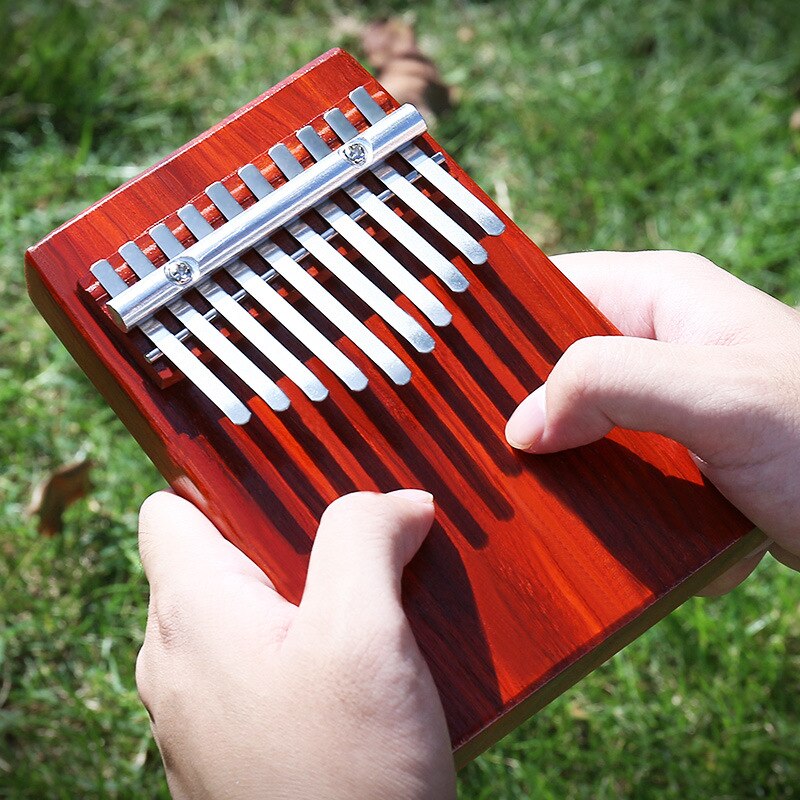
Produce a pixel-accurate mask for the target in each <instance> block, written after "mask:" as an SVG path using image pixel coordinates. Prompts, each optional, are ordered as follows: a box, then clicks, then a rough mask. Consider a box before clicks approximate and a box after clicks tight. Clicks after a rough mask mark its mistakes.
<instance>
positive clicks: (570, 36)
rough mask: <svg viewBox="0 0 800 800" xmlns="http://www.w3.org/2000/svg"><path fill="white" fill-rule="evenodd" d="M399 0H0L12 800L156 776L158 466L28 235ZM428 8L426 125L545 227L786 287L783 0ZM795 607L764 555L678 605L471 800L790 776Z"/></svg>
mask: <svg viewBox="0 0 800 800" xmlns="http://www.w3.org/2000/svg"><path fill="white" fill-rule="evenodd" d="M134 7H135V11H134V10H133V9H134ZM756 7H757V8H756ZM388 8H393V9H395V10H398V11H402V10H404V7H403V6H402V5H401V4H400V3H394V2H389V3H384V4H379V3H376V2H373V3H366V4H356V3H349V2H343V1H342V0H340V2H337V3H335V4H334V3H333V2H324V1H323V0H315V1H312V0H309V2H300V3H297V4H293V3H289V2H279V3H278V2H276V3H268V2H266V1H265V2H262V3H260V4H257V3H240V4H236V3H234V2H222V3H208V4H189V3H182V4H178V3H171V2H169V0H147V2H142V3H139V4H123V3H121V2H115V0H105V1H104V2H94V1H93V0H83V2H79V3H78V2H57V0H52V2H49V3H45V2H24V3H23V2H17V3H13V2H11V1H10V0H0V22H2V28H0V30H2V31H3V34H2V35H3V41H4V44H3V46H2V48H0V53H2V64H3V65H2V67H0V337H2V338H1V339H0V409H2V416H0V463H1V464H2V468H1V469H0V531H1V532H0V797H1V798H12V797H13V798H22V797H30V798H62V797H63V798H83V797H148V798H149V797H166V796H167V793H166V788H165V784H164V781H163V774H162V770H161V765H160V762H159V760H158V756H157V752H156V749H155V747H154V745H153V743H152V741H151V739H150V735H149V729H148V721H147V716H146V714H145V712H144V711H143V709H142V708H141V707H140V705H139V703H138V700H137V697H136V692H135V688H134V681H133V662H134V655H135V652H136V650H137V648H138V646H139V643H140V642H141V638H142V633H143V629H144V622H145V608H146V598H147V589H146V585H145V582H144V579H143V576H142V573H141V569H140V567H139V565H138V559H137V554H136V545H135V535H134V530H135V522H136V511H137V508H138V504H139V502H140V501H141V499H142V498H143V497H144V496H145V495H146V494H147V493H148V492H150V491H151V490H153V489H155V488H156V487H158V486H159V485H160V479H159V477H158V475H157V474H156V473H155V471H154V469H153V468H152V466H151V465H150V464H149V463H148V461H147V460H146V459H145V457H144V456H143V455H142V453H141V452H140V451H139V449H138V447H137V446H136V445H135V443H134V442H133V441H132V440H131V438H130V437H129V436H128V435H127V433H126V431H125V430H124V428H123V427H122V425H121V424H120V423H119V422H117V421H116V419H115V417H114V415H113V414H112V413H111V412H110V411H109V410H108V409H107V408H106V407H105V405H104V404H103V402H102V401H101V400H100V398H99V397H98V396H97V395H96V393H95V392H94V390H93V389H92V388H91V386H90V384H89V382H88V381H87V380H86V379H85V378H84V377H83V375H82V374H81V372H80V371H79V370H78V369H77V368H76V367H75V365H74V364H73V363H72V361H71V359H70V357H69V356H68V355H67V354H66V351H65V350H64V348H63V347H62V346H61V345H60V344H59V343H58V341H57V340H56V339H55V337H54V336H53V335H52V334H51V333H50V331H49V330H48V328H47V327H46V325H45V324H44V322H43V321H42V320H40V319H39V318H38V317H37V315H36V313H35V312H34V311H33V309H32V307H31V306H30V304H29V302H28V301H27V299H26V296H25V287H24V281H23V276H22V253H23V251H24V249H25V247H26V246H28V245H29V244H31V243H33V242H35V241H37V240H38V239H39V238H40V237H41V236H43V235H44V234H46V233H47V232H49V231H50V230H51V229H52V228H53V227H55V226H56V225H58V224H59V223H60V222H62V221H63V220H65V219H67V218H69V217H70V216H72V215H73V214H75V213H77V212H79V211H80V210H82V209H83V208H84V207H85V206H86V205H88V204H89V203H90V202H92V201H93V200H95V199H97V198H99V197H101V196H102V195H103V194H104V193H106V192H107V191H109V190H111V189H113V188H114V187H116V186H117V185H118V184H119V183H120V182H122V181H123V180H124V179H126V178H128V177H130V176H131V175H133V174H135V173H136V172H137V171H138V170H140V169H142V168H144V167H146V166H148V165H149V164H151V163H152V162H153V161H155V160H156V159H157V158H159V157H161V156H163V155H165V154H166V153H168V152H170V151H171V150H173V149H174V148H175V147H177V146H178V145H180V144H182V143H183V142H184V141H186V140H187V139H188V138H190V137H191V136H193V135H194V134H196V133H198V132H200V131H202V130H203V129H205V128H206V127H207V126H209V125H210V124H212V123H214V122H216V121H217V120H218V119H219V118H221V117H222V116H223V115H225V114H227V113H229V112H230V111H232V110H234V109H236V108H238V107H239V106H240V105H241V104H242V103H244V102H246V101H247V100H250V99H251V98H252V97H254V96H255V95H256V94H258V93H260V92H261V91H263V90H264V89H265V88H267V87H269V86H271V85H272V84H273V83H274V82H275V81H277V80H278V79H280V78H282V77H283V76H284V75H285V74H286V73H288V72H290V71H292V70H293V69H295V68H296V67H298V66H300V65H302V64H303V63H305V62H306V61H308V60H309V59H311V58H312V57H314V56H315V55H317V54H318V53H320V52H322V51H323V50H325V49H327V48H328V47H330V46H332V45H336V44H343V45H345V46H353V45H355V43H356V41H355V38H354V34H353V33H352V30H353V22H354V21H357V20H359V19H366V18H368V17H370V16H372V15H375V14H378V13H380V12H381V11H385V10H387V9H388ZM414 8H415V11H414V16H415V18H416V21H417V24H418V29H419V30H420V31H421V33H422V43H423V46H424V47H425V49H426V51H427V52H428V53H429V54H430V55H431V56H432V57H434V58H435V59H436V60H437V62H438V63H439V65H440V67H441V69H442V72H443V75H444V77H445V79H446V80H447V81H448V82H449V83H451V84H452V85H453V86H455V87H457V88H458V90H459V93H460V103H459V106H458V107H457V109H456V110H455V111H454V112H453V113H452V114H451V115H450V116H449V117H447V118H445V119H442V120H440V123H439V126H438V128H437V130H436V134H437V135H438V136H439V138H440V139H441V140H442V141H443V142H444V144H445V145H446V146H447V147H448V149H450V150H451V152H453V153H454V154H455V155H456V157H457V158H458V159H459V160H460V161H461V162H462V163H463V164H464V165H465V166H466V167H467V169H468V170H469V171H470V172H471V173H472V174H473V175H474V176H475V177H476V178H477V179H478V181H479V182H480V183H481V184H482V185H483V186H484V187H486V188H487V190H488V191H489V192H490V193H492V194H494V195H496V196H499V197H504V196H507V197H508V199H509V203H510V211H511V212H512V213H513V215H514V217H515V219H516V220H517V221H518V222H519V223H520V224H521V225H522V227H523V228H525V229H527V230H528V231H529V232H530V233H531V235H532V236H533V237H534V238H535V239H536V240H537V241H539V242H540V243H541V244H542V245H543V246H544V247H545V248H546V249H548V250H550V251H551V252H557V251H564V250H570V249H591V248H629V249H630V248H642V247H672V248H680V249H688V250H697V251H700V252H703V253H704V254H705V255H707V256H709V257H710V258H712V259H714V260H716V261H717V262H718V263H720V264H722V265H724V266H726V267H728V268H730V269H731V270H733V271H734V272H736V273H737V274H739V275H741V276H742V277H744V278H746V279H747V280H750V281H752V282H754V283H756V284H757V285H759V286H761V287H762V288H764V289H766V290H768V291H770V292H772V293H774V294H776V295H777V296H778V297H780V298H782V299H784V300H787V301H789V302H792V303H797V302H798V301H800V256H798V253H800V224H798V222H800V132H798V131H792V130H791V129H790V126H789V118H790V115H791V113H792V111H793V110H794V108H795V107H796V106H798V105H800V6H798V4H797V2H796V0H774V2H771V3H746V2H734V1H733V0H695V2H694V3H688V2H680V0H651V2H648V3H641V2H635V1H634V0H609V1H608V2H590V1H589V0H585V1H583V2H582V1H581V0H564V1H563V2H556V0H540V2H535V3H534V2H530V3H524V4H522V3H521V4H519V6H518V7H517V8H512V6H511V4H509V3H506V2H499V0H498V2H489V1H488V0H484V1H483V2H479V1H478V0H475V1H474V2H462V3H444V2H443V1H438V0H423V2H419V3H417V4H416V5H415V7H414ZM79 452H85V453H88V454H89V455H90V456H91V458H92V459H93V460H94V462H95V464H96V467H95V470H94V482H95V488H94V491H93V493H92V495H91V497H90V498H89V499H88V500H85V501H82V502H80V503H78V504H77V505H76V506H74V507H73V508H72V509H71V510H70V512H69V514H68V520H67V522H68V524H67V526H66V530H65V531H64V533H63V535H61V536H60V537H58V538H55V539H43V538H41V537H39V536H38V535H37V533H36V532H35V529H34V526H33V524H32V523H31V522H30V521H29V520H27V519H26V518H25V516H24V510H25V507H26V504H27V502H28V498H29V496H30V492H31V488H32V485H33V484H35V483H36V481H37V480H38V479H39V478H40V477H41V476H42V475H43V474H45V473H46V472H47V471H48V470H49V469H51V468H52V467H54V466H56V465H58V464H60V463H63V462H64V461H67V460H69V459H71V458H72V457H74V456H75V455H76V454H77V453H79ZM798 605H800V577H799V576H796V575H792V574H790V573H789V572H788V570H786V569H783V568H781V567H779V566H778V565H777V564H776V563H775V562H769V563H765V564H764V565H763V566H762V567H761V568H760V569H759V571H758V572H757V574H756V575H755V576H754V578H753V579H751V580H750V581H748V582H747V584H746V585H745V586H743V587H742V588H740V589H739V590H737V591H736V592H734V593H733V594H732V595H731V596H730V597H727V598H724V599H721V600H713V601H706V600H699V599H698V600H692V601H690V602H689V603H687V604H686V605H685V606H684V607H683V608H681V609H680V610H679V611H677V612H676V613H674V614H673V615H672V616H671V617H670V618H669V619H667V620H666V621H664V622H663V623H661V624H660V625H658V626H657V627H656V628H655V629H654V630H652V631H650V632H649V633H648V634H647V635H645V636H644V637H642V638H641V639H640V640H639V641H637V642H636V643H634V644H633V645H631V646H630V647H629V648H627V649H626V650H625V652H624V653H622V654H621V655H619V656H617V657H616V658H614V659H613V660H612V661H611V662H610V663H608V664H606V665H605V666H604V667H603V668H601V669H599V670H598V671H597V672H595V673H594V674H593V675H591V676H590V677H589V678H587V679H586V680H584V681H583V682H582V683H581V684H580V685H579V686H578V687H576V688H574V689H572V690H571V691H569V692H568V693H567V694H566V695H564V696H563V697H561V698H560V699H559V700H558V701H556V702H555V703H553V704H552V705H551V706H550V707H549V708H547V709H546V710H544V711H543V712H541V713H540V714H539V715H538V716H537V717H536V718H535V719H533V720H531V721H530V722H529V723H527V724H526V725H524V726H522V727H521V728H520V729H519V730H518V731H517V732H516V733H514V734H513V735H512V736H509V737H508V738H507V739H506V740H504V741H503V742H502V743H501V744H499V745H498V746H496V747H494V748H493V749H492V750H490V751H489V752H488V753H487V754H485V755H484V756H482V757H481V758H479V759H478V760H477V761H476V762H475V763H473V764H472V765H470V766H469V767H467V768H466V769H465V770H464V772H463V773H462V776H461V786H462V791H463V795H464V797H465V798H501V799H502V798H526V797H536V798H554V800H555V799H558V800H562V798H592V800H601V799H602V798H637V799H639V798H640V799H644V798H648V799H649V798H658V799H659V800H669V799H671V798H680V799H681V800H693V799H694V798H703V799H704V800H705V799H707V798H716V799H717V800H722V798H759V797H765V798H767V797H768V798H791V797H800V614H798Z"/></svg>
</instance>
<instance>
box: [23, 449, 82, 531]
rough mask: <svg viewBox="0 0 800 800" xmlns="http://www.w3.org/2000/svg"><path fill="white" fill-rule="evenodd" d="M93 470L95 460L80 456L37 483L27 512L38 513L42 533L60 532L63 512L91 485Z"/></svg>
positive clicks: (31, 514)
mask: <svg viewBox="0 0 800 800" xmlns="http://www.w3.org/2000/svg"><path fill="white" fill-rule="evenodd" d="M91 469H92V462H91V461H90V460H89V459H88V458H82V459H78V460H76V461H72V462H70V463H69V464H62V465H61V466H60V467H58V468H56V469H54V470H53V471H52V472H51V473H50V474H49V475H48V476H47V477H46V478H44V480H42V481H41V482H40V483H39V484H38V485H37V486H36V488H35V489H34V490H33V494H32V496H31V502H30V505H29V506H28V514H29V515H30V516H38V518H39V524H38V526H37V527H38V530H39V533H41V534H42V535H43V536H55V535H56V534H57V533H61V530H62V527H63V516H64V512H65V511H66V510H67V508H68V507H69V506H70V505H72V503H74V502H75V501H76V500H79V499H80V498H81V497H85V496H86V495H87V494H88V493H89V490H90V489H91V488H92V484H91V480H90V475H89V474H90V472H91Z"/></svg>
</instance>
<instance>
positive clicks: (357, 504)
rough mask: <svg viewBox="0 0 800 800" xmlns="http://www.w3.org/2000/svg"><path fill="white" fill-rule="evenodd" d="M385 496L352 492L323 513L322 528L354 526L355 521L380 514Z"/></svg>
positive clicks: (338, 499) (333, 503) (335, 501)
mask: <svg viewBox="0 0 800 800" xmlns="http://www.w3.org/2000/svg"><path fill="white" fill-rule="evenodd" d="M382 500H383V495H380V494H377V493H375V492H352V493H351V494H345V495H342V496H341V497H338V498H337V499H336V500H334V501H333V502H332V503H331V504H330V505H329V506H328V507H327V508H326V509H325V511H324V512H323V514H322V518H321V519H320V527H323V526H324V527H329V526H333V527H339V526H340V525H342V524H344V525H347V526H350V525H352V523H353V520H354V519H357V518H362V517H370V516H372V515H373V514H376V513H380V510H381V508H382V507H383V505H384V504H383V503H382Z"/></svg>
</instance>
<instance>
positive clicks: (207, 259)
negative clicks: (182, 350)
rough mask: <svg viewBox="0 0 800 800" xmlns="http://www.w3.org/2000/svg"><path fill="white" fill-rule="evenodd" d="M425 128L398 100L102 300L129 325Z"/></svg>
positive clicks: (409, 107)
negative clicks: (231, 217) (207, 232)
mask: <svg viewBox="0 0 800 800" xmlns="http://www.w3.org/2000/svg"><path fill="white" fill-rule="evenodd" d="M426 130H427V126H426V125H425V120H424V119H423V118H422V116H421V115H420V113H419V111H417V109H416V108H414V106H412V105H408V104H406V105H404V106H401V107H400V108H398V109H397V110H396V111H393V112H392V113H391V114H388V115H387V116H385V117H384V118H383V119H382V120H380V121H379V122H377V123H376V124H375V125H372V126H370V127H369V128H367V129H366V130H364V131H363V132H362V133H360V134H358V135H356V136H355V137H353V138H352V139H350V140H349V141H347V142H345V143H344V144H343V145H342V146H341V147H339V148H337V150H335V151H334V152H333V153H331V154H330V155H329V156H327V157H326V158H323V159H322V160H321V161H318V162H317V163H316V164H313V165H312V166H310V167H309V168H308V169H307V170H304V171H303V172H302V173H301V174H299V175H298V176H297V177H296V178H293V179H292V180H291V181H287V182H286V183H285V184H283V186H281V187H279V188H278V189H276V190H275V191H274V192H271V193H270V194H269V195H267V196H265V197H264V198H263V199H262V200H260V201H259V202H257V203H254V204H253V205H252V206H250V208H248V209H246V211H244V212H243V213H242V214H240V215H238V216H237V217H236V218H235V219H234V220H232V221H231V222H229V223H228V224H227V225H224V226H223V227H221V228H217V229H216V230H215V231H214V233H213V234H210V235H209V236H206V237H205V238H203V239H201V240H200V241H198V242H196V243H195V244H193V245H192V246H191V247H189V248H187V249H186V250H185V251H184V252H183V253H181V254H180V256H178V257H176V258H174V259H171V260H170V261H168V262H167V263H166V264H165V265H164V267H163V268H162V269H159V270H156V271H155V272H152V273H151V274H150V275H148V276H147V277H146V278H144V279H143V280H140V281H138V282H137V283H135V284H134V285H133V286H130V287H129V288H128V289H126V290H125V291H124V292H121V293H120V294H118V295H117V296H116V297H113V298H112V299H111V300H109V302H108V304H107V305H108V310H109V312H110V313H111V316H112V318H113V319H114V321H115V322H116V324H117V325H118V326H119V327H120V328H121V329H122V330H124V331H129V330H130V329H131V328H133V327H134V326H136V325H137V324H139V323H140V322H142V320H145V319H147V318H148V317H150V316H152V315H153V314H155V313H156V312H157V311H158V310H160V309H161V308H164V306H166V305H167V304H168V303H169V302H171V301H172V300H175V299H177V298H178V297H180V296H181V295H182V294H184V293H185V292H187V291H188V290H189V289H191V288H193V287H194V286H196V285H197V284H198V283H199V282H200V281H201V280H202V279H203V278H207V277H208V276H210V275H211V274H212V273H214V272H216V270H218V269H219V268H220V267H223V266H225V265H226V264H228V263H230V262H231V261H233V260H234V259H235V258H237V257H238V256H239V255H240V254H241V253H242V252H244V251H245V250H248V249H250V248H252V247H255V245H257V244H259V243H260V242H262V241H263V240H264V239H266V238H267V237H268V236H269V235H270V233H273V232H274V231H276V230H277V229H278V228H280V227H282V226H283V225H285V224H286V223H288V222H290V221H291V220H293V219H295V218H296V217H298V216H300V215H301V214H303V213H305V212H306V211H308V210H309V209H311V208H313V207H314V206H315V205H316V204H317V203H319V202H321V201H322V200H324V199H325V198H327V197H329V196H330V195H331V194H333V192H335V191H336V190H337V189H339V188H341V187H342V186H345V185H346V184H348V183H350V181H352V180H355V178H357V177H358V176H359V175H361V174H362V173H364V172H366V171H367V170H368V169H370V168H371V167H372V166H373V164H376V163H379V162H381V161H383V160H384V159H385V158H386V157H387V156H389V155H391V154H392V153H393V152H395V151H396V150H397V149H398V147H401V146H402V145H403V144H405V143H407V142H410V141H411V140H412V139H414V138H416V137H417V136H420V135H421V134H423V133H424V132H425V131H426Z"/></svg>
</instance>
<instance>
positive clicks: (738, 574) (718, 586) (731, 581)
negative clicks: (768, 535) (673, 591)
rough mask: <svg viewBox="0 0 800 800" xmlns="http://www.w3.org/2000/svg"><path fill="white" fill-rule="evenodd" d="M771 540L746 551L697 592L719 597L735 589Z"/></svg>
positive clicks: (753, 566) (756, 562)
mask: <svg viewBox="0 0 800 800" xmlns="http://www.w3.org/2000/svg"><path fill="white" fill-rule="evenodd" d="M771 544H772V542H771V540H769V539H767V541H765V542H762V543H761V544H760V545H759V546H758V547H757V548H755V550H753V552H752V553H748V554H747V555H746V556H745V557H744V558H743V559H741V561H738V562H737V563H736V564H734V565H733V566H732V567H730V568H729V569H727V570H726V571H725V572H723V573H722V575H719V576H717V577H716V578H714V580H713V581H711V582H710V583H707V584H706V585H705V586H704V587H703V588H702V589H701V590H700V591H699V592H698V593H697V594H698V595H700V596H701V597H719V596H720V595H723V594H727V593H728V592H730V591H732V590H733V589H735V588H736V587H737V586H738V585H739V584H740V583H742V582H743V581H744V580H745V579H746V578H748V577H749V576H750V573H751V572H752V571H753V570H754V569H755V568H756V567H757V566H758V565H759V563H760V562H761V559H762V558H764V556H765V555H766V553H767V550H768V549H769V547H770V545H771Z"/></svg>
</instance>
